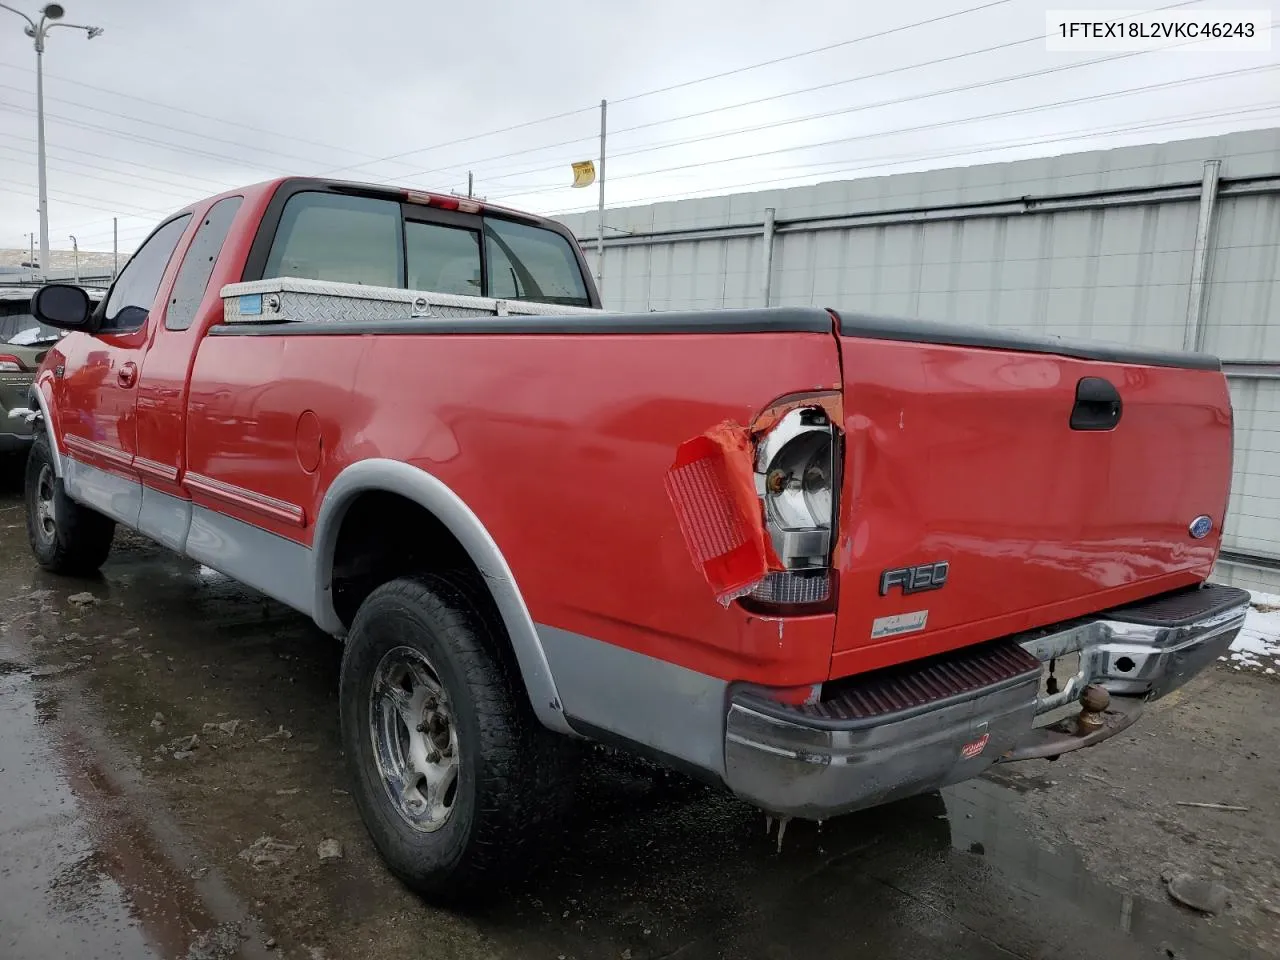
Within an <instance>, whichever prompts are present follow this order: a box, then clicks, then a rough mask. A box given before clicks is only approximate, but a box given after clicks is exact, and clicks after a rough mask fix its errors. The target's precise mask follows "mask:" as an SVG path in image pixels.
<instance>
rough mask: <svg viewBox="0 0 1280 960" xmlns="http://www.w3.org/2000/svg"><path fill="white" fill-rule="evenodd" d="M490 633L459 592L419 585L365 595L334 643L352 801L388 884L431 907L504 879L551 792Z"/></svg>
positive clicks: (551, 775) (517, 690) (437, 584)
mask: <svg viewBox="0 0 1280 960" xmlns="http://www.w3.org/2000/svg"><path fill="white" fill-rule="evenodd" d="M500 630H501V628H500V627H499V626H497V625H496V624H495V623H494V622H493V620H492V619H491V618H490V617H488V616H486V615H485V613H484V612H483V604H482V603H480V602H478V599H477V597H476V595H475V593H474V592H473V591H471V590H469V589H468V588H467V586H466V585H465V584H464V583H461V582H459V581H456V580H452V579H450V578H446V577H440V576H424V577H419V578H404V579H399V580H394V581H392V582H390V583H387V584H385V585H383V586H381V587H379V588H378V589H377V590H375V591H373V593H372V594H370V595H369V597H368V599H366V600H365V601H364V603H363V604H362V605H361V607H360V609H359V612H358V613H357V614H356V618H355V622H354V623H353V624H352V628H351V632H350V634H349V636H348V637H347V642H346V650H345V652H344V655H343V661H342V675H341V680H340V682H339V706H340V709H341V713H342V739H343V744H344V746H345V748H346V754H347V757H348V759H349V762H350V765H351V768H352V769H351V774H352V777H353V780H354V789H353V796H354V798H355V800H356V804H357V806H358V807H359V809H360V814H361V816H362V818H363V820H364V823H365V826H366V828H367V829H368V831H369V835H370V836H371V837H372V839H373V842H374V845H375V846H376V847H377V848H378V852H379V853H380V854H381V855H382V857H383V859H384V860H385V861H386V862H387V864H388V866H389V867H390V868H391V870H392V872H393V873H395V874H396V876H398V877H399V878H400V879H401V880H403V881H404V882H405V883H406V884H408V885H409V886H410V887H412V888H413V889H415V890H417V891H418V892H420V893H422V894H425V895H427V896H431V897H435V898H438V899H444V898H448V899H457V898H463V897H467V896H469V895H472V894H474V893H475V892H476V891H477V890H478V889H480V888H481V887H483V886H484V885H486V884H491V883H493V882H495V880H496V879H497V878H500V877H502V876H504V875H505V874H506V872H507V870H508V868H509V867H510V866H511V864H512V861H513V860H516V859H518V857H519V854H520V852H521V848H522V847H523V846H524V845H525V844H526V842H527V841H529V840H531V839H536V838H537V834H538V831H539V826H540V824H541V822H543V821H544V820H546V819H548V818H550V817H554V815H555V814H556V813H557V812H558V807H559V804H558V803H556V802H553V801H554V800H555V799H557V798H558V797H559V795H560V793H561V788H563V787H564V785H565V780H564V770H563V767H562V765H561V763H560V762H559V761H560V758H561V757H562V756H563V754H564V751H563V750H562V749H561V745H560V744H559V743H557V742H556V741H557V740H558V739H559V738H556V737H555V736H554V735H553V734H551V733H550V732H548V731H547V730H545V729H543V728H542V727H541V725H539V724H538V722H537V720H536V718H535V717H534V716H533V713H532V709H531V707H530V705H529V703H528V698H527V696H526V695H525V692H524V689H523V687H522V685H521V684H520V682H519V679H518V677H517V676H516V675H515V672H514V669H513V668H512V666H511V665H510V664H509V662H508V660H507V658H506V657H504V656H503V655H502V648H501V647H500V646H499V644H500V643H502V642H505V637H504V636H502V635H501V633H500Z"/></svg>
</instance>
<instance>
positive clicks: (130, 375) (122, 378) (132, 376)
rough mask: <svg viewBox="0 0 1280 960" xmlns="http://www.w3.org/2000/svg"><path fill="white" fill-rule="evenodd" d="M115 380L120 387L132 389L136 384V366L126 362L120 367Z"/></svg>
mask: <svg viewBox="0 0 1280 960" xmlns="http://www.w3.org/2000/svg"><path fill="white" fill-rule="evenodd" d="M116 380H117V382H118V383H119V384H120V386H122V387H132V386H133V385H134V384H135V383H137V382H138V365H137V364H136V363H134V362H133V361H132V360H126V361H125V362H124V363H122V364H121V365H120V369H119V371H117V373H116Z"/></svg>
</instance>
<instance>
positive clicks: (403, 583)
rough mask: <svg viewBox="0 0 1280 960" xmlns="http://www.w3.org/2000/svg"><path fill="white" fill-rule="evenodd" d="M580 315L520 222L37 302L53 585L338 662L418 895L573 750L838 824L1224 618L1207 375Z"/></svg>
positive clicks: (196, 216)
mask: <svg viewBox="0 0 1280 960" xmlns="http://www.w3.org/2000/svg"><path fill="white" fill-rule="evenodd" d="M599 306H600V302H599V296H598V294H597V292H596V290H595V288H594V287H593V285H592V283H591V279H590V275H589V272H588V270H587V269H586V266H585V263H584V260H583V256H582V254H581V252H580V250H579V248H578V246H577V244H576V242H575V240H574V238H573V237H572V235H571V234H570V233H569V232H568V231H567V230H565V229H564V228H563V227H562V226H560V225H558V224H556V223H554V222H551V221H548V220H544V219H540V218H538V217H533V216H528V215H525V214H521V213H517V212H514V211H510V210H505V209H500V208H496V207H493V206H489V205H485V204H482V203H479V202H475V201H471V200H466V199H460V198H457V197H449V196H440V195H435V194H426V193H418V192H415V191H405V190H393V189H387V188H384V187H365V186H359V185H354V184H345V183H338V182H332V181H320V180H305V179H284V180H277V181H273V182H270V183H265V184H259V185H257V186H253V187H248V188H245V189H243V190H237V191H233V192H231V193H227V194H223V195H222V196H219V197H215V198H212V199H210V200H207V201H204V202H202V203H198V204H196V205H194V206H192V207H190V208H189V209H187V210H185V211H183V212H181V213H179V214H177V215H175V216H173V217H171V218H169V219H168V220H166V221H165V222H164V223H162V224H161V225H160V226H159V227H157V228H156V230H155V232H153V233H152V234H151V235H150V237H149V238H148V239H147V240H146V241H145V242H144V243H143V244H142V246H141V247H140V248H139V250H138V252H137V253H136V254H135V255H134V256H133V258H132V260H131V261H130V262H129V264H128V266H126V267H125V269H124V270H123V272H122V273H121V274H120V277H119V279H118V280H117V281H116V283H115V286H114V287H113V288H112V290H111V291H110V293H109V295H108V296H107V297H106V299H105V300H104V301H103V302H102V303H101V304H100V305H98V306H97V308H96V309H95V308H92V307H91V304H90V302H89V299H88V297H87V296H86V295H85V294H84V292H83V291H81V290H79V289H78V288H75V287H70V286H65V285H50V286H46V287H44V288H43V289H42V290H41V291H40V292H39V293H38V294H37V295H36V297H35V298H34V303H33V309H34V312H35V314H36V316H37V318H38V319H39V320H40V321H41V322H43V323H46V324H49V325H52V326H57V327H61V328H65V329H69V330H75V331H80V332H76V333H73V334H71V335H68V336H66V337H65V338H64V339H63V340H61V341H60V342H59V343H58V344H57V345H56V346H54V347H53V348H51V349H50V350H49V353H48V356H47V358H46V359H45V361H44V363H43V365H42V366H41V368H40V371H39V373H38V376H37V380H36V382H35V384H34V387H33V395H32V400H31V408H32V409H33V410H38V411H39V413H40V416H41V419H42V425H41V429H40V431H39V439H38V440H37V442H36V443H35V445H34V447H33V452H32V456H31V458H30V461H29V467H28V474H27V481H26V500H27V513H28V528H29V533H30V540H31V546H32V549H33V550H34V552H35V555H36V558H37V560H38V561H39V563H40V564H41V565H42V566H44V567H45V568H47V569H49V570H53V571H57V572H61V573H85V572H90V571H93V570H96V569H97V568H98V567H99V566H100V565H101V564H102V563H103V562H104V560H105V559H106V557H107V553H108V550H109V549H110V545H111V539H112V534H113V529H114V526H115V524H123V525H124V526H126V527H128V528H131V529H133V530H137V531H140V532H141V533H142V534H145V535H146V536H148V537H151V538H152V539H154V540H155V541H157V542H158V543H160V544H163V545H164V546H166V547H169V548H171V549H173V550H175V551H177V552H179V553H182V554H185V555H186V556H188V557H190V558H193V559H194V560H196V561H199V562H200V563H203V564H207V565H208V566H210V567H212V568H214V569H216V570H219V571H221V572H222V573H224V574H226V575H228V576H230V577H233V578H235V579H237V580H239V581H241V582H243V583H245V584H247V585H249V586H251V587H253V588H256V589H257V590H260V591H262V592H263V593H265V594H268V595H270V596H272V597H274V598H276V599H277V600H280V601H282V602H283V603H285V604H288V605H289V606H291V607H294V608H296V609H297V610H299V611H301V612H302V613H304V614H306V615H307V616H309V617H312V618H314V620H315V622H316V623H317V624H319V626H320V627H322V628H323V629H324V630H326V631H328V632H330V633H332V634H334V635H336V636H342V637H345V649H344V655H343V665H342V673H341V681H340V687H339V708H340V713H341V723H342V732H343V738H344V743H345V748H346V754H347V757H348V758H349V762H350V764H351V774H352V779H353V795H354V798H355V800H356V803H357V805H358V806H359V809H360V813H361V815H362V817H363V819H364V822H365V824H366V825H367V827H368V830H369V832H370V834H371V836H372V838H373V840H374V842H375V844H376V845H377V847H378V849H379V851H380V852H381V853H382V855H383V856H384V858H385V859H386V860H387V862H388V863H389V865H390V866H391V868H392V869H393V870H394V872H395V873H396V874H397V875H399V876H400V877H401V878H403V879H405V880H406V881H407V882H408V883H410V884H411V885H413V886H415V887H416V888H417V889H419V890H422V891H425V892H427V893H432V894H440V895H443V894H456V893H459V892H462V891H466V890H474V889H476V888H477V887H480V888H481V889H483V884H484V883H485V881H486V880H487V879H489V878H491V877H492V876H493V875H494V873H495V871H500V870H501V869H503V867H504V864H505V863H507V862H509V860H510V858H511V856H512V854H513V853H514V851H516V850H517V849H518V848H519V846H520V845H521V843H522V842H523V841H524V840H526V839H528V838H529V837H530V836H533V835H536V833H537V831H538V822H539V821H540V820H541V819H542V818H544V817H545V816H546V815H547V814H548V813H550V812H551V811H553V810H554V809H555V804H553V803H551V802H550V801H551V800H552V799H553V798H554V797H555V796H556V795H557V794H558V793H559V792H561V790H562V788H563V786H564V784H565V783H566V782H567V779H568V776H569V773H570V770H569V767H568V762H569V760H570V759H571V758H573V757H580V756H583V755H584V754H583V752H582V751H578V750H575V749H573V748H572V746H573V745H572V741H573V740H574V739H576V740H584V739H585V740H595V741H599V742H602V743H606V744H609V745H612V746H621V747H624V748H627V749H630V750H633V751H635V752H637V753H640V754H642V755H645V756H647V757H650V758H655V759H657V760H659V761H661V762H663V763H666V764H669V765H671V766H673V767H676V768H678V769H681V770H685V771H689V772H691V773H693V774H696V775H698V776H701V777H702V778H704V779H706V780H709V781H712V782H714V783H717V784H721V785H723V786H724V787H726V788H727V789H728V790H730V791H732V792H733V793H735V794H737V795H738V796H739V797H742V798H743V799H745V800H746V801H748V802H750V803H752V804H755V805H756V806H758V807H759V808H761V809H762V810H764V811H765V812H766V813H768V814H770V815H773V816H777V817H805V818H812V819H822V818H824V817H828V816H832V815H836V814H840V813H843V812H847V811H851V810H856V809H859V808H863V807H867V806H871V805H874V804H879V803H884V802H886V801H889V800H893V799H895V798H898V797H903V796H907V795H910V794H914V793H919V792H922V791H928V790H933V789H936V788H938V787H940V786H942V785H945V784H949V783H954V782H957V781H960V780H964V779H967V778H970V777H973V776H976V775H977V774H979V773H981V772H982V771H983V770H984V769H986V768H987V767H988V766H989V765H990V764H992V763H995V762H998V761H1010V760H1018V759H1023V758H1027V757H1035V756H1050V757H1052V756H1057V755H1059V754H1062V753H1065V752H1067V751H1070V750H1074V749H1077V748H1080V747H1082V746H1088V745H1091V744H1094V743H1097V742H1099V741H1101V740H1103V739H1106V738H1107V737H1109V736H1112V735H1113V734H1115V733H1116V732H1118V731H1119V730H1121V729H1123V728H1124V727H1126V726H1127V725H1128V724H1129V723H1131V722H1132V721H1133V720H1134V719H1136V717H1137V715H1138V714H1139V712H1140V711H1141V709H1142V704H1143V702H1144V701H1146V700H1150V699H1153V698H1156V697H1159V696H1162V695H1164V694H1165V693H1167V692H1169V691H1170V690H1171V689H1174V688H1175V687H1177V686H1179V685H1181V684H1182V683H1183V682H1185V681H1186V680H1187V679H1188V678H1189V677H1191V676H1192V675H1194V674H1195V673H1196V672H1197V671H1198V670H1200V669H1201V668H1203V667H1204V666H1206V665H1208V664H1210V663H1212V662H1213V661H1214V660H1215V659H1216V658H1217V657H1218V656H1219V655H1220V654H1221V653H1222V652H1223V651H1225V650H1226V649H1227V647H1228V645H1229V643H1230V642H1231V639H1232V638H1233V636H1234V635H1235V634H1236V632H1237V631H1238V630H1239V628H1240V626H1241V624H1242V622H1243V619H1244V614H1245V609H1246V606H1247V595H1246V594H1245V593H1244V592H1243V591H1241V590H1237V589H1234V588H1231V587H1224V586H1212V585H1206V583H1205V581H1206V579H1207V578H1208V576H1209V574H1210V572H1211V570H1212V568H1213V564H1214V561H1215V558H1216V555H1217V552H1218V548H1219V540H1220V532H1221V530H1222V524H1223V515H1224V512H1225V510H1226V506H1227V495H1228V488H1229V483H1230V472H1231V457H1232V414H1231V404H1230V398H1229V396H1228V393H1227V385H1226V381H1225V379H1224V377H1223V374H1222V372H1221V370H1220V367H1219V364H1218V362H1217V361H1216V360H1215V359H1213V358H1211V357H1207V356H1202V355H1196V354H1182V353H1159V352H1153V351H1147V350H1140V349H1136V348H1128V347H1123V346H1114V345H1106V344H1095V343H1076V342H1068V341H1059V340H1049V339H1043V338H1035V337H1028V336H1023V335H1021V334H1017V333H1013V332H1010V331H1003V330H992V329H984V328H977V327H974V328H968V327H959V326H952V325H949V324H929V323H924V322H917V321H907V320H890V319H883V318H879V317H873V316H865V315H860V314H857V313H851V312H843V311H836V310H822V309H816V308H776V309H767V310H764V309H760V310H712V311H705V312H693V313H659V314H641V315H623V314H614V313H607V312H604V311H601V310H600V309H599ZM556 735H561V736H556Z"/></svg>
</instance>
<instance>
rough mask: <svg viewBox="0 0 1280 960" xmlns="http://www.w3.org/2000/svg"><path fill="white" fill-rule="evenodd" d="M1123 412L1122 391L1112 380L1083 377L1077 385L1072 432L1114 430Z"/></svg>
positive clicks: (1072, 414) (1072, 413) (1072, 412)
mask: <svg viewBox="0 0 1280 960" xmlns="http://www.w3.org/2000/svg"><path fill="white" fill-rule="evenodd" d="M1123 412H1124V403H1123V401H1122V400H1121V399H1120V391H1119V390H1117V389H1116V387H1115V384H1113V383H1112V382H1111V381H1110V380H1105V379H1103V378H1102V377H1083V378H1081V380H1080V382H1079V383H1077V384H1076V403H1075V406H1074V407H1072V408H1071V429H1072V430H1114V429H1115V427H1116V424H1118V423H1119V422H1120V414H1122V413H1123Z"/></svg>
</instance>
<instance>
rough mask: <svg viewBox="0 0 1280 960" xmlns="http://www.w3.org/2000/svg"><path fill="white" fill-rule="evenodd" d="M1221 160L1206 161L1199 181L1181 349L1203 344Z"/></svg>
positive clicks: (1200, 346)
mask: <svg viewBox="0 0 1280 960" xmlns="http://www.w3.org/2000/svg"><path fill="white" fill-rule="evenodd" d="M1221 170H1222V161H1221V160H1206V161H1205V164H1204V179H1203V180H1202V181H1201V182H1200V217H1199V219H1198V220H1197V221H1196V243H1195V249H1194V253H1193V255H1192V260H1191V287H1190V289H1189V290H1188V291H1187V319H1186V324H1185V325H1184V326H1183V328H1182V348H1183V349H1184V350H1199V349H1201V348H1202V347H1203V346H1204V313H1205V303H1206V301H1207V300H1208V296H1207V295H1206V290H1205V287H1206V284H1205V277H1206V274H1207V273H1208V271H1209V238H1210V234H1211V232H1212V230H1213V213H1214V208H1215V206H1216V205H1217V201H1218V175H1219V173H1220V172H1221Z"/></svg>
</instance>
